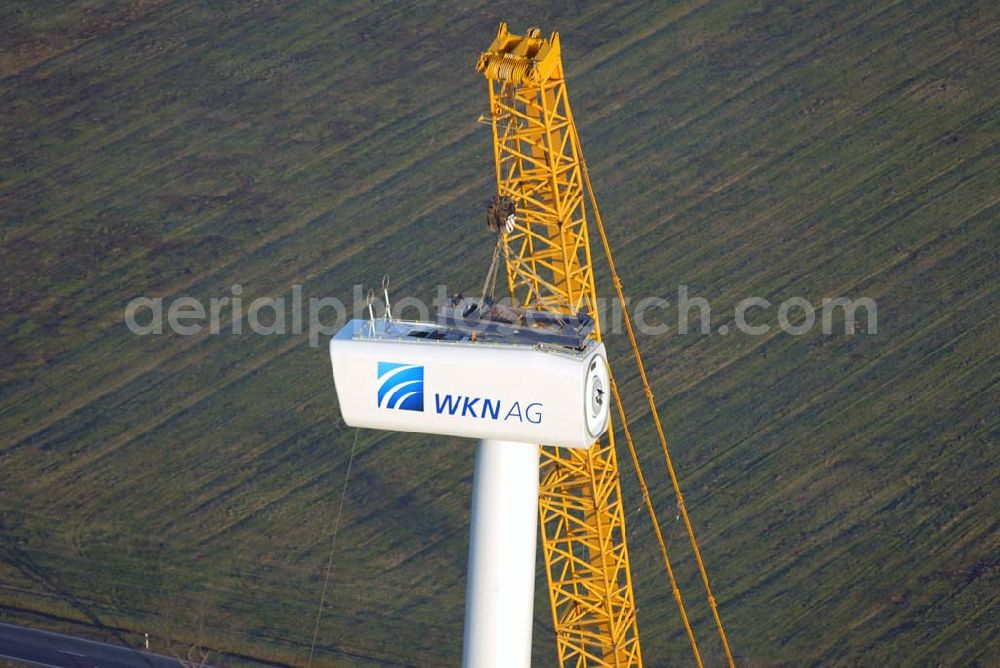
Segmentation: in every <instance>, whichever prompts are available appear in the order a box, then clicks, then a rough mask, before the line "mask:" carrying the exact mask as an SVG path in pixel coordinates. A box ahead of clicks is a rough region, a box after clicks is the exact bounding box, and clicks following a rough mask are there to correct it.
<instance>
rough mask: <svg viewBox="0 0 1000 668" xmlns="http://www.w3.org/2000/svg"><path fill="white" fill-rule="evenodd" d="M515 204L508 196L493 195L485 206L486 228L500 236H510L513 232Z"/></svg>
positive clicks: (515, 212)
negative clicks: (502, 234) (504, 233)
mask: <svg viewBox="0 0 1000 668" xmlns="http://www.w3.org/2000/svg"><path fill="white" fill-rule="evenodd" d="M516 214H517V204H516V203H515V202H514V198H513V197H511V196H510V195H494V196H493V199H491V200H490V203H489V204H487V205H486V226H487V227H489V228H490V229H491V230H493V231H494V232H496V233H497V234H500V233H502V232H506V233H507V234H510V233H511V232H513V231H514V221H515V220H516V218H515V215H516Z"/></svg>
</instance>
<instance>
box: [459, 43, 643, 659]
mask: <svg viewBox="0 0 1000 668" xmlns="http://www.w3.org/2000/svg"><path fill="white" fill-rule="evenodd" d="M478 68H479V70H480V71H481V72H482V73H483V74H485V76H486V78H487V79H488V80H489V83H490V85H489V92H490V110H491V113H492V120H493V137H494V151H495V162H496V176H497V190H498V195H499V196H501V197H503V196H508V197H511V198H513V199H514V201H515V202H516V203H517V211H518V214H517V216H516V220H515V222H514V224H513V229H512V230H511V231H510V232H508V233H507V234H506V235H505V237H504V243H505V244H506V247H507V248H506V255H507V282H508V286H509V288H510V292H511V296H512V297H513V298H514V299H515V300H516V301H517V302H518V303H520V304H523V305H528V306H531V307H532V308H539V309H544V310H548V311H554V312H557V313H559V312H562V313H577V312H581V311H582V312H584V313H586V314H587V315H589V316H590V317H592V318H594V319H595V320H596V319H597V315H598V314H597V309H596V304H597V293H596V292H597V291H596V288H595V286H594V271H593V264H592V262H591V257H590V243H589V240H588V238H587V219H586V215H585V207H584V189H583V175H582V172H581V164H580V156H579V155H578V154H577V146H578V142H577V138H576V136H575V134H576V127H575V125H574V123H573V117H572V112H571V110H570V106H569V97H568V96H567V94H566V80H565V78H564V76H563V69H562V60H561V57H560V53H559V38H558V35H555V36H553V37H552V38H551V39H547V40H543V39H541V38H540V37H539V34H538V31H537V30H531V31H528V34H527V35H525V36H524V37H519V36H515V35H511V34H510V33H509V32H507V28H506V26H505V25H502V26H501V28H500V32H499V34H498V35H497V38H496V40H495V41H494V43H493V44H492V45H491V47H490V49H489V51H487V52H486V53H484V54H483V56H482V58H481V59H480V61H479V67H478ZM595 335H596V336H598V337H600V326H599V323H598V327H596V328H595ZM539 521H540V525H541V529H542V552H543V556H544V559H545V563H546V575H547V576H548V583H549V595H550V602H551V605H552V616H553V622H554V624H555V631H556V643H557V646H558V654H559V660H560V665H563V666H615V667H619V666H636V665H639V664H640V661H641V659H640V649H639V633H638V627H637V623H636V611H635V600H634V596H633V590H632V581H631V569H630V568H629V559H628V548H627V543H626V540H625V515H624V510H623V507H622V497H621V488H620V485H619V476H618V461H617V458H616V455H615V447H614V436H613V434H612V431H611V430H609V431H608V435H607V437H606V438H605V439H602V440H601V441H599V442H597V443H595V444H594V445H593V446H592V447H591V448H590V449H589V450H570V449H566V448H543V452H542V462H541V483H540V488H539Z"/></svg>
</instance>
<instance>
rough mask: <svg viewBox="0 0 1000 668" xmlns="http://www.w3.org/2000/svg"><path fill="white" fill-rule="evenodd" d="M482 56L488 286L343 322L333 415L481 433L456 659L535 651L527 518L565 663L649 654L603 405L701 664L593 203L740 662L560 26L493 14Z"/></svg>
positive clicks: (587, 664) (485, 662)
mask: <svg viewBox="0 0 1000 668" xmlns="http://www.w3.org/2000/svg"><path fill="white" fill-rule="evenodd" d="M477 70H478V71H479V72H480V73H481V74H482V75H483V76H484V77H485V78H486V80H487V82H488V87H489V107H490V119H489V123H490V126H491V128H492V134H493V151H494V158H495V167H496V183H497V190H496V193H495V195H494V196H493V199H492V201H491V203H490V205H489V208H488V209H487V222H488V225H489V227H490V229H492V230H493V231H494V232H495V233H496V250H495V252H494V258H493V264H492V266H491V267H490V271H489V272H488V274H487V281H486V285H485V286H484V290H483V295H482V296H480V297H479V298H478V299H477V298H463V297H462V296H461V295H456V296H455V297H454V298H453V300H452V302H451V304H448V305H445V306H443V307H442V308H441V309H440V311H439V313H438V320H437V322H407V321H402V320H396V319H393V318H392V317H391V315H390V314H389V311H388V307H387V309H386V317H385V318H381V319H376V318H375V317H374V314H371V317H370V319H369V320H367V321H365V320H354V321H351V322H350V323H348V324H347V325H346V326H345V327H344V328H343V329H342V330H341V331H340V332H339V333H338V334H337V335H336V336H335V337H334V338H333V339H332V340H331V342H330V357H331V360H332V362H333V372H334V382H335V384H336V386H337V395H338V397H339V400H340V406H341V412H342V413H343V416H344V421H345V422H346V423H347V424H348V425H350V426H354V427H371V428H376V429H390V430H395V431H411V432H423V433H431V434H450V435H454V436H465V437H471V438H477V439H480V441H479V445H478V447H477V450H476V470H475V477H474V482H473V493H472V496H473V499H472V523H471V530H470V546H469V576H468V585H467V592H466V618H465V642H464V651H463V665H464V666H465V667H466V668H521V667H524V668H526V667H527V666H529V665H530V661H531V627H532V607H533V599H534V580H535V570H534V569H535V560H536V559H535V556H536V555H535V546H536V536H537V531H538V528H540V529H541V545H542V557H543V561H544V567H545V575H546V580H547V582H548V593H549V602H550V607H551V612H552V621H553V625H554V627H555V634H556V650H557V655H558V665H559V666H561V667H562V668H569V667H573V668H597V667H608V668H612V667H613V668H627V667H633V666H641V665H642V655H641V650H640V646H639V630H638V626H637V622H636V608H635V598H634V595H633V590H632V575H631V569H630V566H629V555H628V548H627V544H626V536H625V513H624V508H623V503H622V494H621V487H620V484H619V474H618V460H617V456H616V451H615V438H614V434H615V432H614V429H612V428H611V426H610V418H609V412H610V406H611V405H612V404H614V406H615V407H616V409H617V414H618V417H619V420H620V422H619V423H618V427H619V429H620V430H621V433H622V434H623V435H624V440H625V443H626V444H627V446H628V452H629V454H630V455H631V460H632V463H633V465H634V466H635V469H636V474H637V477H638V481H639V486H640V490H641V492H642V494H643V501H644V503H645V505H646V508H647V510H648V512H649V515H650V519H651V520H652V523H653V531H654V535H655V536H656V538H657V542H658V543H659V547H660V552H661V555H662V557H663V561H664V565H665V567H666V574H667V576H668V580H669V582H670V587H671V590H672V593H673V596H674V600H675V601H676V603H677V606H678V610H679V613H680V619H681V622H682V624H683V626H684V630H685V632H686V634H687V638H688V640H689V642H690V644H691V649H692V651H693V653H694V658H695V663H696V665H698V666H699V667H700V666H701V665H702V661H701V656H700V653H699V650H698V646H697V643H696V642H695V637H694V632H693V631H692V628H691V625H690V623H689V622H688V617H687V613H686V610H685V607H684V602H683V599H682V597H681V594H680V590H679V589H678V587H677V582H676V579H675V577H674V573H673V569H672V567H671V564H670V559H669V557H668V555H667V549H666V544H665V541H664V538H663V534H662V531H661V528H660V523H659V522H658V520H657V519H656V512H655V510H654V508H653V503H652V498H651V495H650V493H649V489H648V487H647V485H646V481H645V477H644V475H643V473H642V470H641V467H640V465H639V458H638V456H637V454H636V449H635V444H634V443H633V441H632V437H631V433H630V430H629V423H628V420H627V418H626V414H625V409H624V405H623V402H622V399H621V396H620V395H619V392H618V387H617V385H616V384H615V381H614V377H613V375H612V374H611V369H610V367H609V366H608V363H607V360H606V357H605V348H604V344H603V343H601V326H600V324H601V323H600V322H599V321H598V311H597V308H596V306H597V292H596V289H595V286H594V267H593V262H592V259H591V252H590V241H589V239H588V236H587V207H588V206H589V208H590V212H591V214H592V215H593V217H594V219H595V222H596V224H597V229H598V231H599V232H600V238H601V242H602V245H603V248H604V252H605V255H606V257H607V261H608V266H609V268H610V271H611V277H612V282H613V284H614V287H615V291H616V295H617V296H618V298H619V299H620V300H622V308H623V310H624V311H625V312H624V315H625V316H626V317H625V326H626V331H627V333H628V335H629V341H630V343H631V346H632V355H633V358H634V360H635V362H636V365H637V368H638V371H639V377H640V380H641V381H642V385H643V390H644V394H645V397H646V400H647V402H648V405H649V410H650V414H651V417H652V420H653V422H654V425H655V427H656V431H657V434H658V436H659V440H660V445H661V447H662V451H663V455H664V457H665V460H666V464H667V470H668V472H669V474H670V478H671V482H672V484H673V488H674V492H675V495H676V497H677V507H678V510H679V511H680V516H681V517H683V519H684V526H685V529H686V531H687V534H688V537H689V539H690V543H691V547H692V550H693V553H694V556H695V559H696V561H697V564H698V568H699V572H700V574H701V577H702V582H703V584H704V585H705V591H706V594H707V597H708V603H709V607H710V609H711V611H712V614H713V617H714V620H715V622H716V627H717V629H718V631H719V636H720V639H721V640H722V644H723V647H724V649H725V652H726V657H727V659H728V662H729V665H730V666H733V659H732V654H731V653H730V651H729V645H728V641H727V640H726V636H725V632H724V631H723V628H722V622H721V619H720V618H719V614H718V611H717V608H716V604H715V599H714V597H713V596H712V592H711V589H710V587H709V582H708V575H707V572H706V570H705V566H704V563H703V561H702V559H701V553H700V551H699V549H698V544H697V541H696V540H695V537H694V530H693V528H692V525H691V522H690V519H689V517H688V514H687V510H686V508H685V506H684V498H683V496H682V495H681V491H680V486H679V483H678V480H677V475H676V473H675V471H674V467H673V464H672V462H671V459H670V455H669V452H668V451H667V444H666V439H665V437H664V435H663V428H662V425H661V424H660V420H659V417H658V414H657V408H656V403H655V400H654V397H653V391H652V389H651V388H650V385H649V381H648V378H647V375H646V371H645V368H644V366H643V364H642V359H641V356H640V354H639V349H638V344H637V341H636V339H635V334H634V332H633V331H632V328H631V323H630V321H629V317H628V313H627V306H626V303H625V301H624V297H623V293H622V287H621V280H620V279H619V278H618V274H617V272H616V270H615V266H614V259H613V258H612V255H611V251H610V247H609V245H608V240H607V235H606V234H605V232H604V225H603V222H602V220H601V216H600V212H599V210H598V208H597V201H596V199H595V197H594V194H593V189H592V188H591V185H590V178H589V176H588V173H587V166H586V163H585V162H584V160H583V154H582V149H581V146H580V140H579V137H578V135H577V130H576V125H575V123H574V122H573V114H572V111H571V110H570V105H569V97H568V95H567V93H566V80H565V76H564V73H563V65H562V58H561V53H560V44H559V35H558V34H557V33H552V35H550V36H549V37H546V38H543V37H542V36H541V32H540V31H539V30H538V29H537V28H530V29H529V30H528V31H527V32H526V33H525V34H524V35H514V34H511V33H510V32H509V31H508V29H507V25H506V24H504V23H501V24H500V29H499V32H498V33H497V36H496V39H494V40H493V43H492V44H491V45H490V46H489V48H488V49H487V50H486V51H485V52H484V53H483V54H482V55H481V56H480V58H479V61H478V63H477ZM585 202H587V203H588V204H586V205H585ZM501 259H502V260H503V264H504V267H505V272H506V279H507V288H508V291H509V294H510V303H509V304H503V303H500V302H497V301H495V300H494V298H493V295H492V291H490V290H488V289H487V288H488V287H489V286H490V285H491V283H495V279H496V275H497V271H498V269H499V264H500V260H501ZM488 293H489V294H488ZM386 301H387V302H388V296H386ZM387 306H388V304H387ZM539 445H541V446H542V447H539ZM536 512H537V515H536V514H535V513H536Z"/></svg>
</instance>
